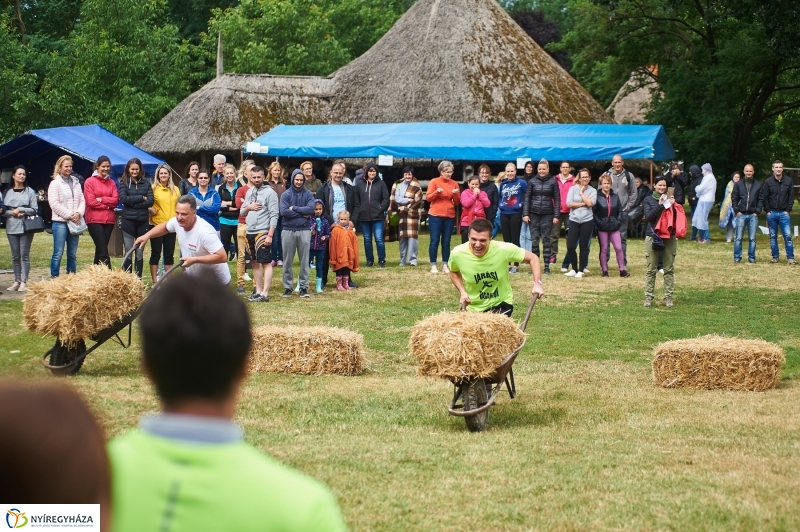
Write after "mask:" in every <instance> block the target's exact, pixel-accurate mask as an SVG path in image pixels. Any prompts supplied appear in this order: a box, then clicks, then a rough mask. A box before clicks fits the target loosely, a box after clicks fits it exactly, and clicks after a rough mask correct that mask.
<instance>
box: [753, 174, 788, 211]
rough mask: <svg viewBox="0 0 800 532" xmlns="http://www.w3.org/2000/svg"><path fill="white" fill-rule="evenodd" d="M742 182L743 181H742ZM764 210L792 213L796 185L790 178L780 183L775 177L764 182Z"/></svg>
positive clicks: (786, 177)
mask: <svg viewBox="0 0 800 532" xmlns="http://www.w3.org/2000/svg"><path fill="white" fill-rule="evenodd" d="M740 182H741V181H740ZM763 190H764V210H765V211H767V212H772V211H778V212H783V211H785V212H791V211H792V205H794V183H792V179H791V178H790V177H788V176H783V179H781V180H780V181H778V180H777V179H775V176H774V175H771V176H769V177H768V178H767V179H766V180H765V181H764V187H763Z"/></svg>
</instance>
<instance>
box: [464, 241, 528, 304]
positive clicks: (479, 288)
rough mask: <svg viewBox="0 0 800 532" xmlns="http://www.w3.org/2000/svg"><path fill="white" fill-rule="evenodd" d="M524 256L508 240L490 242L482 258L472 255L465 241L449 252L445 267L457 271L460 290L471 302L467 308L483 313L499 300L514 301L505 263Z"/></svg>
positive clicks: (510, 302)
mask: <svg viewBox="0 0 800 532" xmlns="http://www.w3.org/2000/svg"><path fill="white" fill-rule="evenodd" d="M524 259H525V250H524V249H522V248H520V247H518V246H515V245H514V244H511V243H508V242H495V241H493V240H492V241H490V242H489V249H488V250H487V251H486V253H485V254H484V255H483V256H482V257H476V256H475V255H473V254H472V251H470V249H469V242H466V243H464V244H461V245H460V246H456V248H455V249H453V251H452V252H451V253H450V261H449V263H448V266H449V267H450V270H451V271H454V272H460V273H461V277H462V279H463V280H464V289H465V290H466V291H467V295H468V296H469V299H470V301H472V302H471V303H470V305H469V306H468V307H467V309H468V310H472V311H476V312H484V311H486V310H488V309H490V308H492V307H496V306H497V305H499V304H500V303H508V304H509V305H513V304H514V296H513V294H512V292H511V284H510V283H509V280H508V263H509V262H522V261H523V260H524Z"/></svg>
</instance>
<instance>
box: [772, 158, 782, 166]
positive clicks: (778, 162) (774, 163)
mask: <svg viewBox="0 0 800 532" xmlns="http://www.w3.org/2000/svg"><path fill="white" fill-rule="evenodd" d="M772 164H773V165H776V164H783V162H781V160H780V159H775V161H774V162H773V163H772Z"/></svg>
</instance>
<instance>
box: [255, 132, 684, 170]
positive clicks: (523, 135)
mask: <svg viewBox="0 0 800 532" xmlns="http://www.w3.org/2000/svg"><path fill="white" fill-rule="evenodd" d="M244 152H245V153H248V154H250V153H252V154H261V155H270V156H277V157H297V158H362V157H378V156H379V155H391V156H393V157H394V158H401V159H450V160H453V161H515V160H516V159H517V158H532V159H536V160H538V159H540V158H542V157H544V158H545V159H552V160H562V159H566V160H569V161H595V160H611V158H612V157H613V156H614V155H615V154H617V153H618V154H620V155H622V157H623V158H625V159H651V160H656V161H664V160H668V159H672V158H673V157H674V156H675V150H674V149H673V148H672V144H671V143H670V141H669V139H668V138H667V134H666V133H665V132H664V128H663V127H662V126H644V125H618V124H456V123H401V124H347V125H316V126H286V125H279V126H276V127H275V128H273V129H272V130H270V131H269V132H267V133H265V134H264V135H261V136H260V137H258V138H256V139H255V140H254V141H252V142H249V143H248V144H247V145H246V146H244Z"/></svg>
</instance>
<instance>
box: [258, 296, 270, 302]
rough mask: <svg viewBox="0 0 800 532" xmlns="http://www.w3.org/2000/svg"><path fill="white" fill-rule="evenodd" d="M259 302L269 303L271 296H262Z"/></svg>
mask: <svg viewBox="0 0 800 532" xmlns="http://www.w3.org/2000/svg"><path fill="white" fill-rule="evenodd" d="M259 303H269V296H261V299H259Z"/></svg>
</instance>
